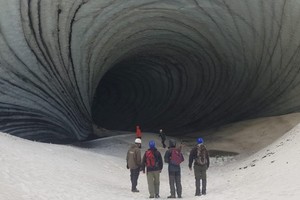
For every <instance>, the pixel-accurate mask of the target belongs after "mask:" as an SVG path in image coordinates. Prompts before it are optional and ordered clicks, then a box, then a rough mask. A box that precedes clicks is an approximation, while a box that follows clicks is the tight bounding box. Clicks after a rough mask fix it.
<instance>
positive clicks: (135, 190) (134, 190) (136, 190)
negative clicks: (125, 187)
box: [131, 188, 140, 192]
mask: <svg viewBox="0 0 300 200" xmlns="http://www.w3.org/2000/svg"><path fill="white" fill-rule="evenodd" d="M131 192H140V191H139V190H138V189H136V188H135V189H132V190H131Z"/></svg>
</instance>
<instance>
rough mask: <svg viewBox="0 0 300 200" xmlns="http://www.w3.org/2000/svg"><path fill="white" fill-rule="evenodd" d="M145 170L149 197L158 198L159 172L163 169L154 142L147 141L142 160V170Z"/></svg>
mask: <svg viewBox="0 0 300 200" xmlns="http://www.w3.org/2000/svg"><path fill="white" fill-rule="evenodd" d="M145 168H146V170H147V182H148V190H149V194H150V197H149V198H159V197H160V196H159V185H160V173H161V170H162V169H163V161H162V157H161V154H160V152H159V151H158V150H157V149H156V148H155V142H154V141H153V140H150V141H149V149H148V150H147V151H146V152H145V154H144V156H143V160H142V170H143V173H145Z"/></svg>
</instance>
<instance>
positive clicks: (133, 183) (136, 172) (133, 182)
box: [130, 168, 140, 190]
mask: <svg viewBox="0 0 300 200" xmlns="http://www.w3.org/2000/svg"><path fill="white" fill-rule="evenodd" d="M139 174H140V169H139V168H137V169H131V170H130V179H131V189H132V190H134V189H136V186H137V180H138V178H139Z"/></svg>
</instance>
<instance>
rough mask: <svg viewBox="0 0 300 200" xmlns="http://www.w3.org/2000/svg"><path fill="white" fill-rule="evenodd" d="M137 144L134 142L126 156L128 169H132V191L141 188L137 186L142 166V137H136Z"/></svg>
mask: <svg viewBox="0 0 300 200" xmlns="http://www.w3.org/2000/svg"><path fill="white" fill-rule="evenodd" d="M134 142H135V144H133V145H132V146H131V147H130V148H129V150H128V152H127V156H126V163H127V164H126V167H127V169H130V180H131V191H132V192H139V190H138V189H137V188H136V186H137V184H138V178H139V174H140V168H141V160H142V159H141V150H140V148H141V144H142V140H141V139H140V138H136V139H135V141H134Z"/></svg>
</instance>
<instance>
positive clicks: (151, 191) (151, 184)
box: [147, 172, 154, 197]
mask: <svg viewBox="0 0 300 200" xmlns="http://www.w3.org/2000/svg"><path fill="white" fill-rule="evenodd" d="M147 182H148V190H149V194H150V196H151V197H154V173H153V172H148V173H147Z"/></svg>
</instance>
